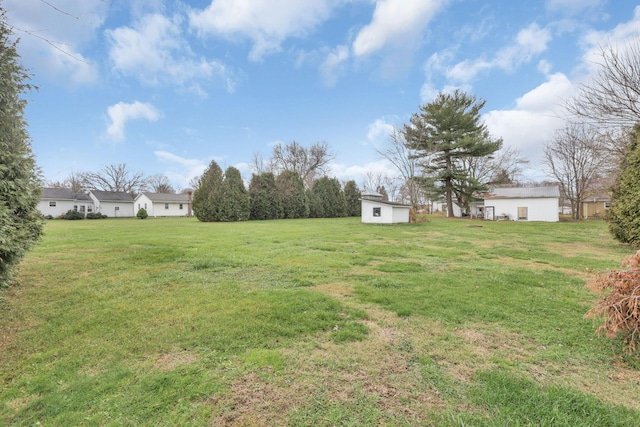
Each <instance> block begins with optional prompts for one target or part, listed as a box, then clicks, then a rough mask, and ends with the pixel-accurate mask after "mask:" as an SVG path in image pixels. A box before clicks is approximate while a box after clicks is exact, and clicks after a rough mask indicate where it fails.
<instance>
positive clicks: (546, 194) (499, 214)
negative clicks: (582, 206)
mask: <svg viewBox="0 0 640 427" xmlns="http://www.w3.org/2000/svg"><path fill="white" fill-rule="evenodd" d="M559 200H560V187H558V186H557V185H554V186H545V187H509V188H494V189H492V190H490V191H488V192H487V193H485V196H484V218H485V219H487V220H499V219H508V220H512V221H546V222H558V221H559V220H560V216H559V214H558V206H559Z"/></svg>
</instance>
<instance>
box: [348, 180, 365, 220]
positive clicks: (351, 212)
mask: <svg viewBox="0 0 640 427" xmlns="http://www.w3.org/2000/svg"><path fill="white" fill-rule="evenodd" d="M360 198H361V194H360V189H359V188H358V185H357V184H356V182H355V181H353V180H351V181H347V183H346V184H345V185H344V200H345V203H346V215H347V216H360V215H361V211H362V202H361V201H360Z"/></svg>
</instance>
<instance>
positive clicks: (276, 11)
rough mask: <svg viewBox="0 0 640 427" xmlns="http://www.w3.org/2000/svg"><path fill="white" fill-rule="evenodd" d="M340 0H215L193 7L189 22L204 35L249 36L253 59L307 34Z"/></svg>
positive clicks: (235, 37) (327, 16)
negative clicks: (207, 4) (289, 38)
mask: <svg viewBox="0 0 640 427" xmlns="http://www.w3.org/2000/svg"><path fill="white" fill-rule="evenodd" d="M338 3H339V0H305V1H300V0H212V1H211V4H210V5H209V6H207V8H206V9H204V10H202V11H200V10H192V11H191V13H190V14H189V21H190V25H191V26H192V27H193V28H194V29H196V30H197V31H198V32H199V33H200V34H201V35H217V36H222V37H225V38H228V39H231V40H237V39H238V38H244V39H249V40H250V41H251V42H252V43H253V46H252V48H251V51H250V53H249V58H250V59H251V60H252V61H260V60H261V59H262V58H263V57H264V56H265V55H268V54H271V53H274V52H278V51H280V49H281V47H280V45H281V44H282V42H283V41H284V40H286V39H287V38H288V37H304V36H306V35H307V34H308V33H309V32H311V31H313V30H314V29H315V27H316V26H318V25H319V24H320V23H322V22H323V21H325V20H326V19H328V18H329V16H330V13H331V10H332V8H333V7H334V6H335V5H337V4H338Z"/></svg>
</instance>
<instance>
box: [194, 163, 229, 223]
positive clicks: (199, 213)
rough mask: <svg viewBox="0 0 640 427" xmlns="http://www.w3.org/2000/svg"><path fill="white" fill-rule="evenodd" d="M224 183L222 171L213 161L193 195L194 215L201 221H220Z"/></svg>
mask: <svg viewBox="0 0 640 427" xmlns="http://www.w3.org/2000/svg"><path fill="white" fill-rule="evenodd" d="M222 183H223V177H222V169H220V166H218V164H217V163H216V162H215V160H212V161H211V163H210V164H209V167H208V168H207V169H206V170H205V171H204V173H203V174H202V176H201V177H200V182H199V184H198V189H197V190H196V191H195V192H194V193H193V201H192V204H193V213H194V215H195V216H196V218H198V220H199V221H203V222H212V221H220V212H219V204H220V194H221V191H222Z"/></svg>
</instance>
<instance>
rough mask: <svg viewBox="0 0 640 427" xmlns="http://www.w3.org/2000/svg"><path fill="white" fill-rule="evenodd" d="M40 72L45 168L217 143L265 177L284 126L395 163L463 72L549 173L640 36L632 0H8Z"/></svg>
mask: <svg viewBox="0 0 640 427" xmlns="http://www.w3.org/2000/svg"><path fill="white" fill-rule="evenodd" d="M0 1H1V4H2V6H3V7H4V9H5V10H6V13H7V19H8V22H9V24H10V25H12V26H13V27H14V32H15V34H16V35H17V36H18V37H19V38H20V43H19V48H18V49H19V53H20V55H21V59H22V62H23V64H24V65H25V67H27V68H28V69H29V72H30V73H31V74H32V81H31V83H33V84H35V85H37V86H38V87H39V89H38V90H37V91H32V92H30V93H28V94H26V96H25V98H26V99H27V101H28V106H27V108H26V120H27V122H28V130H29V134H30V136H31V139H32V148H33V152H34V154H35V156H36V161H37V163H38V165H39V167H40V168H41V170H42V174H43V176H44V178H45V179H47V180H49V181H63V180H64V179H65V178H67V177H68V176H69V175H70V174H72V173H76V172H85V171H99V170H100V169H102V168H104V167H105V166H107V165H117V164H122V163H124V164H126V165H127V168H128V169H130V170H131V171H133V172H143V173H144V174H145V175H153V174H164V175H166V176H167V177H168V178H169V180H170V182H171V183H172V184H173V185H174V187H176V188H177V189H182V188H185V187H187V186H188V184H189V181H190V180H191V179H192V178H194V177H197V176H199V175H201V174H202V172H203V171H204V170H205V168H206V167H207V166H208V164H209V163H210V162H211V161H212V160H215V161H216V162H217V163H218V164H219V165H220V166H221V167H222V168H223V169H225V168H226V167H228V166H235V167H237V168H238V169H240V171H241V173H242V174H243V176H244V177H245V179H248V178H250V176H251V173H252V169H251V163H252V159H253V157H254V155H255V154H256V153H259V154H261V155H262V156H263V157H264V158H265V159H268V158H270V156H271V152H272V147H273V145H274V144H276V143H279V142H280V143H283V144H287V143H290V142H291V141H297V142H298V143H300V144H301V145H303V146H307V147H308V146H310V145H311V144H313V143H315V142H318V141H324V142H326V143H327V144H328V145H329V147H330V148H331V150H332V152H333V154H334V155H335V158H334V160H333V161H332V163H331V165H330V175H331V176H335V177H337V178H339V179H340V180H343V181H346V180H350V179H354V180H356V183H358V184H359V185H362V183H363V182H364V176H365V174H366V173H368V172H373V173H375V174H387V175H393V174H395V171H394V170H393V168H392V167H391V166H390V165H389V164H388V163H387V162H386V161H385V160H384V159H383V158H381V157H380V155H379V154H378V153H377V151H376V150H379V149H382V148H383V147H384V145H385V144H386V143H387V142H388V139H389V133H390V132H391V131H392V130H393V128H394V127H401V126H402V125H403V124H404V123H408V122H409V119H410V117H411V115H412V114H414V113H418V112H419V107H420V105H424V104H426V103H429V102H431V101H432V100H433V99H434V98H435V97H436V95H437V94H438V93H440V92H445V93H449V92H452V91H453V90H455V89H456V88H459V89H461V90H463V91H465V92H467V93H468V94H470V95H474V96H477V97H478V98H479V99H483V100H485V101H486V105H485V107H484V108H483V110H482V119H483V120H484V123H485V124H486V125H487V127H488V129H489V131H490V132H491V134H492V136H494V137H500V138H502V139H503V141H504V146H505V147H510V148H513V149H516V150H518V151H519V153H520V156H521V157H523V158H524V159H527V160H529V164H528V165H526V167H525V170H524V172H523V177H522V178H523V179H524V180H542V179H544V178H545V173H544V167H543V161H542V152H543V148H544V146H545V144H547V143H549V142H550V141H552V139H553V136H554V133H555V131H556V130H557V129H559V128H561V127H562V126H563V125H564V124H565V118H566V114H565V112H564V107H563V105H564V102H565V100H567V99H570V98H571V96H573V95H574V94H575V93H576V90H577V89H578V88H579V85H580V84H584V83H586V82H588V81H589V79H590V78H592V76H593V75H594V73H595V72H596V70H597V61H598V52H599V49H600V48H601V47H602V46H605V45H612V46H624V45H625V43H626V42H628V41H629V40H630V39H633V38H638V37H640V5H639V4H638V2H634V1H629V0H538V1H536V0H529V1H526V2H521V1H509V0H304V1H302V0H190V1H163V0H46V1H45V0H0Z"/></svg>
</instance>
